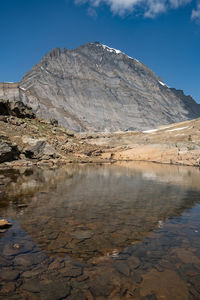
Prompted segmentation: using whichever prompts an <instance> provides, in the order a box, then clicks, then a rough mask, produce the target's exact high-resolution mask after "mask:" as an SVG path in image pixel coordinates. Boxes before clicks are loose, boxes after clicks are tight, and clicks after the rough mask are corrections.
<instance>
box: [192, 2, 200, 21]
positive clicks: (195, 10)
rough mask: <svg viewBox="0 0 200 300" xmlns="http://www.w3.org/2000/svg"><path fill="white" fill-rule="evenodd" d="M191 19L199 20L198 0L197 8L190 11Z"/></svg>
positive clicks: (199, 8) (199, 5)
mask: <svg viewBox="0 0 200 300" xmlns="http://www.w3.org/2000/svg"><path fill="white" fill-rule="evenodd" d="M192 19H193V20H196V21H200V0H199V1H198V3H197V8H196V9H193V11H192Z"/></svg>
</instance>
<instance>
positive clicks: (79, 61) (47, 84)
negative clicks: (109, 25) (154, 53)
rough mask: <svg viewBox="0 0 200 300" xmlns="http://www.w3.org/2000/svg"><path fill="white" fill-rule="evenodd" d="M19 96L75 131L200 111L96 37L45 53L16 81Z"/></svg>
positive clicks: (152, 122)
mask: <svg viewBox="0 0 200 300" xmlns="http://www.w3.org/2000/svg"><path fill="white" fill-rule="evenodd" d="M10 92H11V91H10ZM0 96H1V94H0ZM15 97H16V95H15ZM18 97H19V98H20V99H21V100H22V101H23V102H24V103H25V104H28V105H29V106H31V107H32V108H33V110H34V112H35V113H36V114H39V115H40V116H42V117H44V118H48V119H49V118H55V119H57V120H58V122H59V123H60V124H61V125H63V126H65V127H68V128H71V129H73V130H75V131H125V130H146V129H150V128H154V127H157V126H159V125H165V124H169V123H175V122H180V121H185V120H188V119H194V118H197V117H200V105H199V104H197V103H196V102H195V101H194V100H193V99H192V97H190V96H185V95H184V93H183V91H180V90H176V89H173V88H169V87H168V86H167V85H166V84H165V83H164V82H162V80H161V79H160V78H159V77H157V76H156V75H155V74H154V73H153V72H152V71H151V70H150V69H149V68H148V67H146V66H145V65H144V64H142V63H141V62H140V61H138V60H136V59H134V58H131V57H129V56H127V55H126V54H124V53H123V52H121V51H119V50H116V49H113V48H110V47H108V46H105V45H102V44H100V43H98V42H95V43H89V44H85V45H82V46H80V47H78V48H77V49H72V50H67V49H65V48H63V49H62V50H60V49H59V48H55V49H54V50H52V51H51V52H49V53H48V54H46V55H45V56H44V57H43V58H42V60H41V61H40V62H39V63H38V64H36V65H35V66H34V67H33V68H32V70H31V71H29V72H28V73H27V74H26V75H25V76H24V77H23V79H22V81H21V82H20V83H19V96H18Z"/></svg>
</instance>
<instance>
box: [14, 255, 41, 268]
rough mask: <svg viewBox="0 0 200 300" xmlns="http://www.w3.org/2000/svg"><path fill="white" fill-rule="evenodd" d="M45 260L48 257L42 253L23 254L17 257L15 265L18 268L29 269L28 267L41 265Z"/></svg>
mask: <svg viewBox="0 0 200 300" xmlns="http://www.w3.org/2000/svg"><path fill="white" fill-rule="evenodd" d="M45 258H46V255H45V254H42V253H36V254H34V253H32V254H22V255H18V256H17V257H15V260H14V263H15V265H17V266H22V267H27V266H31V265H36V264H39V263H41V262H42V261H43V260H44V259H45Z"/></svg>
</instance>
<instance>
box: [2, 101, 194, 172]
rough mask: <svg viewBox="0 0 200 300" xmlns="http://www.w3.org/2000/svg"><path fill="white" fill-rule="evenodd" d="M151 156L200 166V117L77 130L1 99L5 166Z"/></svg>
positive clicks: (144, 159)
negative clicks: (115, 129) (136, 127)
mask: <svg viewBox="0 0 200 300" xmlns="http://www.w3.org/2000/svg"><path fill="white" fill-rule="evenodd" d="M116 161H151V162H157V163H165V164H178V165H190V166H200V119H195V120H191V121H186V122H182V123H176V124H172V125H168V126H163V127H159V128H157V129H152V130H148V131H144V132H139V131H138V132H137V131H132V132H119V133H100V134H96V133H87V134H85V133H80V134H78V133H74V132H72V131H69V130H67V129H65V128H62V127H60V126H58V124H57V121H56V120H54V119H52V120H50V121H46V120H43V119H39V118H36V116H35V115H34V114H33V113H32V111H31V109H29V108H28V107H27V106H25V105H23V104H22V102H15V103H10V102H9V101H4V100H1V101H0V168H8V167H16V168H20V167H21V166H25V167H29V166H33V165H40V166H43V165H48V166H58V165H63V164H68V163H110V162H116Z"/></svg>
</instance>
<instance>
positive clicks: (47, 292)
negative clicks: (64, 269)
mask: <svg viewBox="0 0 200 300" xmlns="http://www.w3.org/2000/svg"><path fill="white" fill-rule="evenodd" d="M22 289H24V290H26V291H28V292H31V293H40V298H41V299H44V300H55V299H62V298H64V297H67V296H68V295H69V294H70V290H71V288H70V286H68V285H67V284H66V283H64V282H60V281H54V282H52V281H51V282H48V283H46V282H42V281H40V280H39V279H33V280H29V281H27V282H25V283H24V284H23V285H22Z"/></svg>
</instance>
